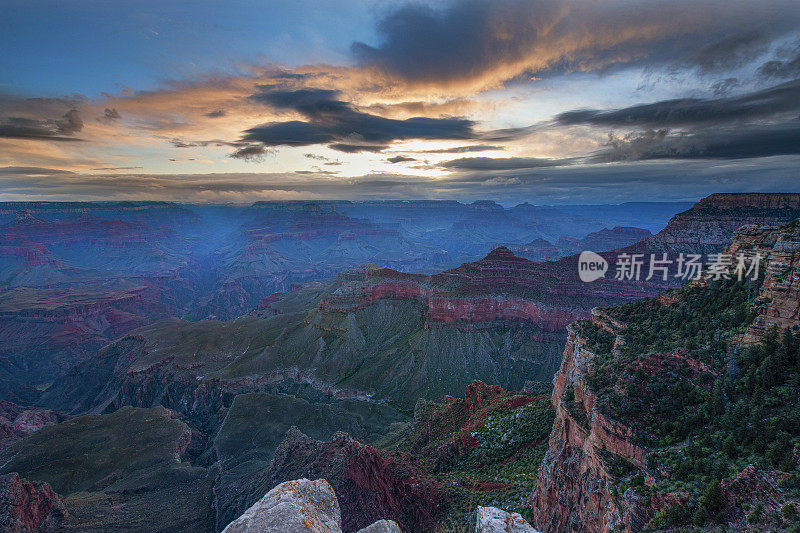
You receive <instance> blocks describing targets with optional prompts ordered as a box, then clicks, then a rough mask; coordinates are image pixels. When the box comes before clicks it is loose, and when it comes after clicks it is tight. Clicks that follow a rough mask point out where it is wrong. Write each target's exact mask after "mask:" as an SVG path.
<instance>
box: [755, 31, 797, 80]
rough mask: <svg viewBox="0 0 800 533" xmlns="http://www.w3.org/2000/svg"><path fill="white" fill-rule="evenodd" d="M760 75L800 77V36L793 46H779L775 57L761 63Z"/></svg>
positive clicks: (767, 77) (770, 77)
mask: <svg viewBox="0 0 800 533" xmlns="http://www.w3.org/2000/svg"><path fill="white" fill-rule="evenodd" d="M758 75H759V76H761V77H762V78H765V79H776V80H780V79H787V78H797V77H800V38H798V39H797V40H796V41H795V43H794V45H793V46H792V45H790V46H784V47H781V48H779V49H778V50H777V52H776V54H775V58H774V59H772V60H771V61H767V62H766V63H764V64H763V65H761V67H760V68H759V69H758Z"/></svg>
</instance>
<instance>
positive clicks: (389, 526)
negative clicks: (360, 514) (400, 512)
mask: <svg viewBox="0 0 800 533" xmlns="http://www.w3.org/2000/svg"><path fill="white" fill-rule="evenodd" d="M356 533H401V531H400V526H398V525H397V522H395V521H394V520H378V521H377V522H374V523H372V524H370V525H368V526H367V527H365V528H364V529H359V530H358V531H357V532H356Z"/></svg>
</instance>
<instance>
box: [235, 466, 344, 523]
mask: <svg viewBox="0 0 800 533" xmlns="http://www.w3.org/2000/svg"><path fill="white" fill-rule="evenodd" d="M341 523H342V516H341V511H340V510H339V501H338V500H337V499H336V494H335V493H334V492H333V488H331V486H330V485H329V484H328V482H327V481H325V480H324V479H317V480H316V481H309V480H308V479H305V478H304V479H298V480H295V481H287V482H285V483H281V484H280V485H278V486H277V487H275V488H274V489H272V490H271V491H269V492H268V493H267V494H266V495H264V497H263V498H261V499H260V500H258V501H257V502H256V503H255V504H253V506H252V507H250V508H249V509H248V510H247V511H245V512H244V514H243V515H242V516H240V517H239V518H237V519H236V520H234V521H233V522H231V523H230V524H228V527H226V528H225V529H224V530H223V533H289V532H292V533H341V531H342V528H341Z"/></svg>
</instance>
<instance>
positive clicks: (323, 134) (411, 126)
mask: <svg viewBox="0 0 800 533" xmlns="http://www.w3.org/2000/svg"><path fill="white" fill-rule="evenodd" d="M259 89H260V92H258V93H256V94H254V95H252V96H251V99H253V100H256V101H259V102H262V103H265V104H267V105H269V106H271V107H273V108H275V109H277V110H281V111H294V112H296V113H298V114H300V115H302V116H303V117H304V118H305V121H301V120H289V121H285V122H271V123H267V124H263V125H261V126H257V127H255V128H250V129H248V130H246V131H245V135H244V136H243V137H242V141H245V142H259V143H262V144H264V145H265V146H279V145H289V146H305V145H311V144H328V145H329V147H330V148H333V149H335V150H339V151H342V152H350V153H352V152H360V151H375V152H377V151H381V150H382V149H384V148H386V147H387V146H388V145H389V144H391V143H392V142H394V141H398V140H406V139H470V138H474V137H475V136H476V134H475V132H474V131H473V124H474V123H473V122H472V121H471V120H467V119H463V118H427V117H414V118H408V119H405V120H398V119H390V118H385V117H381V116H378V115H373V114H369V113H365V112H362V111H360V110H358V109H357V108H356V107H354V106H353V105H352V104H350V103H348V102H345V101H343V100H341V99H340V96H341V94H340V93H339V92H338V91H334V90H328V89H311V88H309V89H298V90H286V89H280V88H275V87H270V86H261V87H259Z"/></svg>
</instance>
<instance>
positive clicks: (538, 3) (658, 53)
mask: <svg viewBox="0 0 800 533" xmlns="http://www.w3.org/2000/svg"><path fill="white" fill-rule="evenodd" d="M798 11H799V10H797V9H796V5H795V4H794V3H793V2H792V1H788V0H772V1H768V2H763V3H761V4H759V7H758V9H753V6H752V3H750V2H747V1H744V0H734V1H730V2H725V3H714V4H698V3H697V2H693V1H689V0H677V1H674V2H636V3H631V2H623V1H613V0H612V1H607V2H595V3H587V2H580V1H577V0H533V1H523V0H504V1H496V2H490V1H484V0H460V1H456V2H454V3H452V4H450V5H449V6H448V7H446V8H444V9H434V8H432V7H429V6H424V5H422V4H409V5H405V6H402V7H400V8H397V9H395V10H393V11H391V12H389V13H388V14H387V15H386V16H385V17H384V18H383V19H382V20H381V21H380V22H379V24H378V31H379V35H380V37H381V40H382V42H381V43H380V44H379V45H377V46H372V45H368V44H365V43H362V42H357V43H354V44H353V47H352V50H353V53H354V55H355V56H356V57H357V58H358V59H359V60H360V62H361V64H362V65H364V66H368V67H372V68H376V69H378V70H380V71H382V72H384V73H386V74H387V75H389V76H393V77H395V78H398V79H401V80H404V81H407V82H409V83H412V84H423V85H435V86H440V87H450V88H453V87H454V86H455V85H464V84H466V85H470V86H474V87H480V86H497V85H498V84H500V83H502V82H503V81H506V80H510V79H513V78H515V77H517V76H521V75H531V74H535V75H537V76H539V75H543V74H547V73H553V72H563V71H571V70H580V71H592V70H595V71H599V70H603V69H607V68H609V67H611V66H614V65H626V64H632V63H635V62H642V63H645V64H649V65H651V66H653V65H658V64H660V65H664V66H671V67H683V68H690V69H697V70H698V71H699V72H701V73H707V72H716V71H720V70H725V69H731V68H736V67H738V66H741V65H742V64H744V63H746V62H748V61H752V60H753V59H755V58H756V57H758V56H759V55H760V54H762V53H763V52H765V51H766V50H767V48H768V45H769V43H770V42H771V41H772V40H774V39H776V38H778V37H780V36H782V35H784V34H786V33H787V32H790V31H796V30H797V25H798V20H799V19H800V13H799V12H798Z"/></svg>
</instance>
